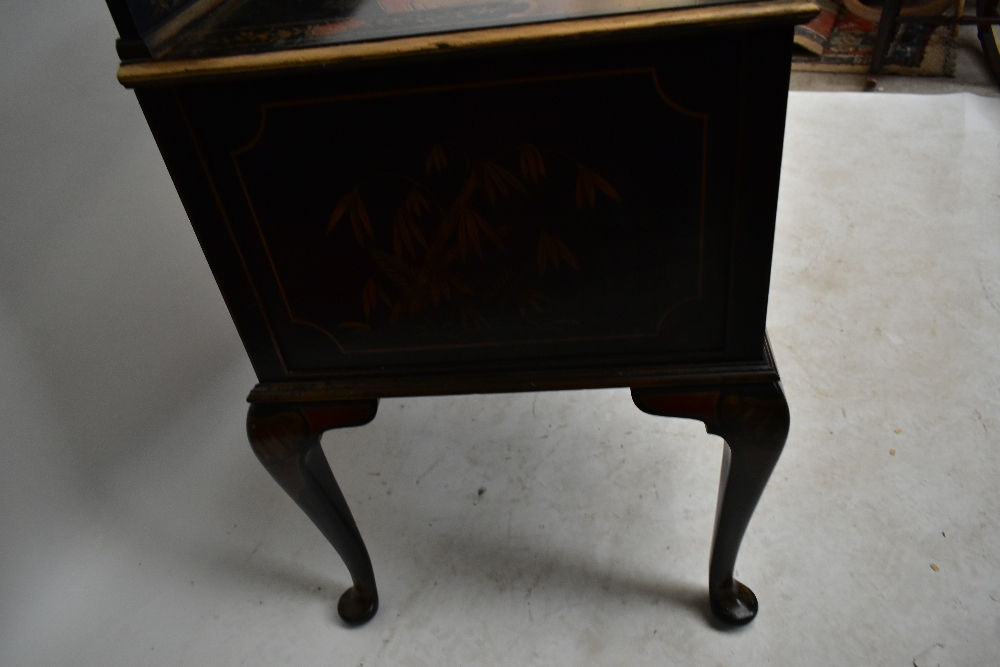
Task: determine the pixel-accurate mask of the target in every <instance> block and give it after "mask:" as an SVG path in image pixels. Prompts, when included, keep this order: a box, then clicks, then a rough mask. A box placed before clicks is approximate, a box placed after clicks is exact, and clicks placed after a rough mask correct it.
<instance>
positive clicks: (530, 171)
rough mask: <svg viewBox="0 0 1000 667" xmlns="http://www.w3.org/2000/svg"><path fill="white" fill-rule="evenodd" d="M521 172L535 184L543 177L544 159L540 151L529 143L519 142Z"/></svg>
mask: <svg viewBox="0 0 1000 667" xmlns="http://www.w3.org/2000/svg"><path fill="white" fill-rule="evenodd" d="M521 174H522V175H523V176H524V177H525V178H530V179H531V181H532V182H533V183H535V184H536V185H537V184H538V182H539V181H541V180H542V179H543V178H545V160H543V159H542V153H541V151H539V150H538V149H537V148H536V147H535V146H532V145H531V144H521Z"/></svg>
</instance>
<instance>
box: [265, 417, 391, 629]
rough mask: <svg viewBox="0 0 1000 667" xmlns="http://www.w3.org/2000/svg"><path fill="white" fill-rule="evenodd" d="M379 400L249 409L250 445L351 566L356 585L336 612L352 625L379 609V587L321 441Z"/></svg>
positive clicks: (367, 419)
mask: <svg viewBox="0 0 1000 667" xmlns="http://www.w3.org/2000/svg"><path fill="white" fill-rule="evenodd" d="M377 409H378V400H377V399H372V400H363V401H343V402H336V403H252V404H251V405H250V410H249V412H248V413H247V435H248V437H249V438H250V446H251V447H252V448H253V451H254V453H255V454H256V455H257V458H258V459H260V462H261V463H262V464H264V467H265V468H267V471H268V472H269V473H271V476H272V477H273V478H274V479H275V481H277V482H278V484H280V485H281V488H283V489H284V490H285V491H286V492H287V493H288V495H290V496H291V497H292V500H294V501H295V502H296V503H297V504H298V506H299V507H300V508H302V511H303V512H305V513H306V515H307V516H308V517H309V518H310V519H312V522H313V523H314V524H316V527H317V528H319V529H320V532H322V533H323V535H324V536H325V537H326V539H328V540H329V541H330V544H332V545H333V548H334V549H336V550H337V553H338V554H340V557H341V558H342V559H343V560H344V564H345V565H347V569H348V571H349V572H350V573H351V578H352V579H353V580H354V586H352V587H351V588H349V589H348V590H347V591H345V592H344V594H343V595H342V596H341V597H340V602H339V603H338V605H337V612H338V613H339V614H340V617H341V618H342V619H344V621H345V622H346V623H348V624H350V625H357V624H361V623H364V622H366V621H368V620H369V619H370V618H371V617H372V616H374V615H375V612H376V611H378V591H377V590H376V588H375V574H374V572H373V570H372V562H371V559H370V558H369V557H368V550H367V549H366V548H365V543H364V541H362V539H361V533H360V532H359V531H358V526H357V524H355V522H354V517H353V516H351V510H350V509H349V508H348V507H347V501H346V500H345V499H344V494H343V493H341V491H340V487H339V486H338V485H337V480H336V479H334V477H333V472H331V470H330V465H329V464H328V463H327V460H326V456H325V455H324V454H323V448H322V447H320V444H319V439H320V436H321V435H322V434H323V432H324V431H327V430H329V429H332V428H343V427H347V426H360V425H362V424H367V423H368V422H370V421H371V420H372V419H374V418H375V412H376V410H377Z"/></svg>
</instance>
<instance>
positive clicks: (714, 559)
mask: <svg viewBox="0 0 1000 667" xmlns="http://www.w3.org/2000/svg"><path fill="white" fill-rule="evenodd" d="M632 400H633V401H634V402H635V404H636V406H638V407H639V409H640V410H642V411H644V412H648V413H650V414H654V415H660V416H663V417H683V418H688V419H698V420H701V421H703V422H705V428H706V430H707V431H708V432H709V433H712V434H715V435H718V436H721V437H722V438H723V440H725V444H724V447H725V449H724V451H723V457H722V478H721V480H720V483H719V502H718V505H717V507H716V514H715V534H714V537H713V540H712V556H711V563H710V565H709V574H708V587H709V599H710V601H711V605H712V613H713V614H715V616H716V617H718V618H719V619H721V620H723V621H726V622H727V623H731V624H734V625H742V624H745V623H749V622H750V621H752V620H753V618H754V616H756V615H757V597H756V596H755V595H754V593H753V591H751V590H750V589H749V588H747V587H746V586H744V585H743V584H741V583H740V582H739V581H737V580H736V579H734V578H733V567H734V566H735V565H736V555H737V553H738V552H739V548H740V542H741V541H742V540H743V534H744V532H746V528H747V524H748V523H750V517H751V516H753V511H754V508H755V507H756V506H757V501H758V500H759V499H760V495H761V493H762V492H763V491H764V487H765V486H766V485H767V480H768V478H769V477H770V476H771V471H772V470H774V466H775V464H776V463H777V462H778V457H779V456H780V455H781V449H782V447H784V445H785V438H786V437H787V435H788V424H789V419H788V404H787V403H786V401H785V395H784V393H783V392H782V390H781V384H780V383H778V382H774V383H763V384H747V385H732V386H723V387H705V388H698V389H683V390H672V389H633V390H632Z"/></svg>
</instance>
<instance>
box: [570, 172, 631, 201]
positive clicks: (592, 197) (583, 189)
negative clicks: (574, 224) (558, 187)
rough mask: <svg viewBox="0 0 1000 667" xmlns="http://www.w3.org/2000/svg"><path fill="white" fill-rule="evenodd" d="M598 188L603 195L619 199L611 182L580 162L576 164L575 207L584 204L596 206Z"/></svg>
mask: <svg viewBox="0 0 1000 667" xmlns="http://www.w3.org/2000/svg"><path fill="white" fill-rule="evenodd" d="M598 190H600V191H601V192H603V193H604V194H605V195H607V196H608V197H610V198H611V199H614V200H615V201H621V197H620V196H619V195H618V192H617V190H615V189H614V187H612V185H611V183H609V182H608V181H607V179H605V178H604V177H602V176H601V175H600V174H597V173H596V172H594V171H592V170H590V169H588V168H587V167H584V166H583V165H582V164H577V165H576V207H577V208H579V209H582V208H583V207H584V206H585V205H586V206H589V207H590V208H595V207H596V206H597V191H598Z"/></svg>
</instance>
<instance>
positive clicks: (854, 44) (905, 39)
mask: <svg viewBox="0 0 1000 667" xmlns="http://www.w3.org/2000/svg"><path fill="white" fill-rule="evenodd" d="M817 4H819V5H820V13H819V16H817V17H816V18H815V19H813V20H812V21H810V22H809V23H807V24H805V25H800V26H796V27H795V45H796V47H795V56H794V57H793V59H792V69H793V70H795V71H799V72H842V73H852V74H867V73H868V65H869V64H870V63H871V58H872V51H873V50H874V46H875V33H876V31H877V30H878V26H877V25H876V24H875V23H872V22H871V21H867V20H865V19H863V18H859V17H857V16H854V15H853V14H851V13H850V12H848V11H847V10H846V9H844V8H843V7H841V6H840V5H838V4H836V3H834V2H831V1H830V0H819V2H818V3H817ZM883 62H884V65H883V68H882V71H883V72H884V73H886V74H906V75H911V76H955V43H954V40H953V39H952V37H951V28H948V27H944V26H938V27H935V26H929V25H922V24H919V23H906V24H903V25H902V26H900V28H899V32H898V33H897V34H896V38H895V39H894V40H893V42H892V45H891V46H890V48H889V53H888V55H887V56H886V58H885V60H884V61H883Z"/></svg>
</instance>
